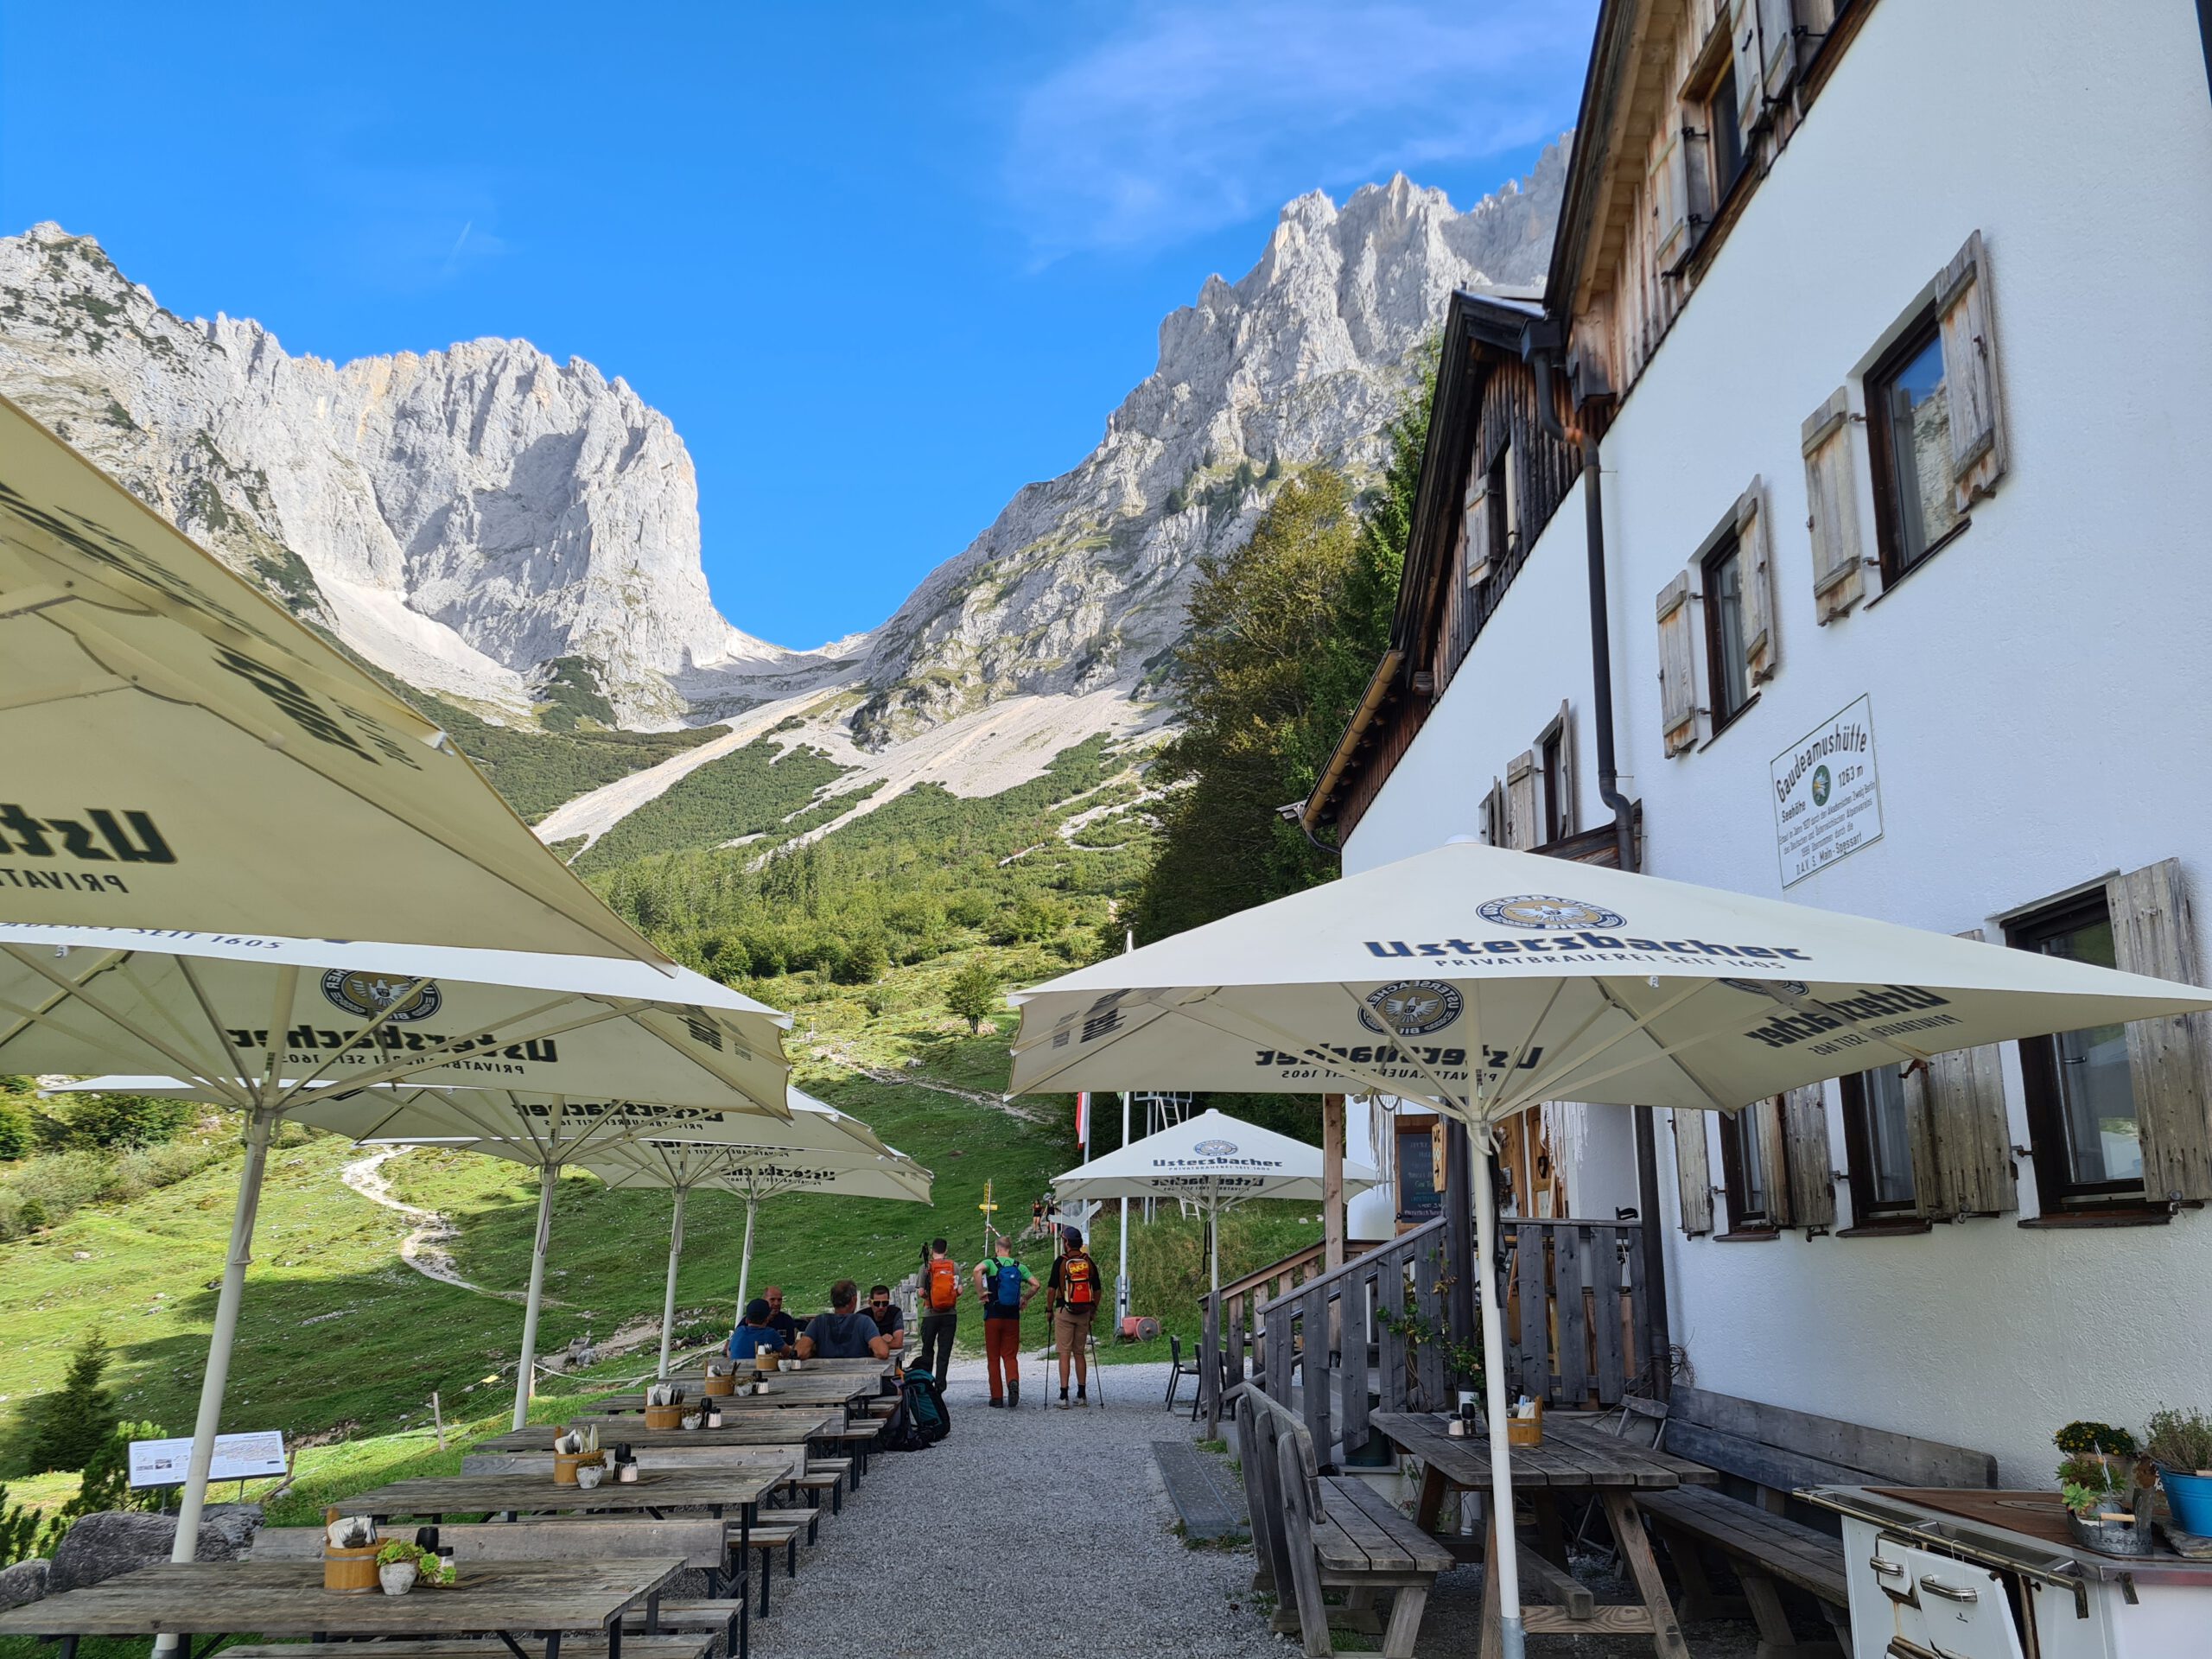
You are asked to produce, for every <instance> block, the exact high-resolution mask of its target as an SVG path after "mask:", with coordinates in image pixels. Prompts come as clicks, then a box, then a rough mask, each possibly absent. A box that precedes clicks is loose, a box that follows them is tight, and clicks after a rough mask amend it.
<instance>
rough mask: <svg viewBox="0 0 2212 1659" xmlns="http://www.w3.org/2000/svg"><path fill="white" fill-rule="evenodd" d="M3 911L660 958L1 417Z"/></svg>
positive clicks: (406, 739) (491, 811) (435, 740)
mask: <svg viewBox="0 0 2212 1659" xmlns="http://www.w3.org/2000/svg"><path fill="white" fill-rule="evenodd" d="M0 755H5V756H6V757H7V766H6V772H5V776H4V777H0V918H4V919H6V920H8V921H13V922H39V923H77V924H89V925H95V926H105V925H112V924H114V923H118V922H124V923H129V924H130V925H136V926H141V927H176V928H195V929H200V930H205V931H238V932H251V933H260V932H264V931H268V932H276V933H284V934H291V935H296V936H299V937H302V938H305V937H308V936H321V935H328V934H336V935H339V936H340V937H343V938H363V939H370V938H373V939H394V940H404V941H407V942H410V943H418V944H441V945H473V944H483V943H484V942H486V940H492V939H496V940H499V942H500V943H501V944H504V945H505V946H507V947H508V948H510V949H512V950H551V951H561V952H564V953H568V954H571V955H581V956H599V957H629V958H632V959H633V960H636V961H640V962H651V963H655V964H657V965H658V966H661V967H666V966H668V965H669V963H668V959H667V957H664V956H663V955H662V954H661V953H660V952H659V951H658V950H655V949H654V948H653V947H652V945H650V944H647V943H646V942H645V940H644V939H643V938H640V937H639V935H638V934H637V932H635V931H633V930H632V928H631V927H630V926H629V925H628V924H626V923H625V922H624V921H623V920H622V919H621V918H620V917H618V916H616V915H615V914H614V912H613V911H611V910H609V909H608V908H607V906H605V905H603V904H601V902H600V900H599V899H597V898H596V897H595V896H594V894H593V893H591V891H590V890H589V889H588V888H587V887H585V886H584V885H583V883H582V882H581V881H580V880H577V879H576V877H575V874H574V873H572V872H571V871H569V869H567V868H565V867H564V866H563V864H562V862H561V861H560V859H559V858H557V857H556V856H555V855H554V854H553V853H552V852H551V851H550V850H549V849H546V848H545V847H543V845H541V844H540V843H539V842H538V840H537V837H536V836H534V835H532V834H531V831H530V829H529V828H528V827H527V826H526V825H524V823H522V822H521V821H520V820H519V819H518V818H517V817H515V815H514V813H513V811H512V810H511V809H510V808H509V807H508V806H507V804H505V802H504V801H502V800H501V799H500V798H499V796H498V795H496V794H495V793H493V791H492V789H491V787H490V786H489V785H486V783H485V781H484V780H483V779H481V778H480V777H479V776H478V775H477V773H476V771H475V768H474V767H473V766H470V765H469V763H468V761H467V760H466V759H465V758H464V757H463V756H462V755H461V753H460V752H459V751H458V750H456V749H455V748H454V746H453V745H452V743H451V742H449V741H448V740H447V738H446V735H445V734H444V733H443V732H442V731H440V730H439V729H438V728H436V727H435V726H434V725H432V724H431V723H430V722H429V721H426V720H424V719H423V717H422V716H421V715H417V714H416V713H415V712H414V711H413V710H412V709H409V708H408V707H406V705H405V704H404V703H403V702H400V701H399V700H398V699H397V697H395V696H393V695H392V694H391V692H389V691H387V690H385V688H384V687H383V686H382V685H380V684H378V683H377V682H376V681H375V680H374V679H372V678H371V677H369V676H368V675H367V674H365V673H364V672H363V671H361V670H360V669H359V667H357V666H355V665H354V664H353V663H352V662H351V661H349V660H348V659H347V658H345V657H343V656H342V655H340V653H339V652H337V651H336V650H334V648H333V647H332V646H330V645H327V644H326V643H325V642H324V641H323V640H321V639H318V638H317V637H316V636H315V634H314V633H312V632H309V631H308V629H307V628H305V627H303V626H302V625H301V624H300V623H299V622H297V621H296V620H294V619H293V618H292V617H291V616H290V615H289V614H288V613H286V612H285V611H284V610H283V607H281V606H279V605H277V604H276V603H275V602H274V601H271V600H270V599H269V598H268V597H267V596H266V595H265V594H263V593H262V592H261V591H260V590H259V589H258V588H255V587H254V586H253V584H252V583H251V582H247V581H245V579H244V578H243V577H241V576H239V575H236V574H235V573H234V572H232V570H230V569H227V568H226V567H225V566H224V565H223V564H221V563H219V562H218V561H217V560H215V559H214V558H213V557H212V556H209V555H208V554H207V553H204V552H202V551H201V550H200V549H199V548H197V547H195V546H194V545H193V543H191V542H189V541H188V540H186V539H185V537H182V536H181V535H180V534H179V533H178V532H177V531H175V529H173V528H172V527H171V526H170V525H169V524H168V523H167V522H165V521H164V520H163V519H162V518H160V517H158V516H157V515H156V513H154V512H152V511H151V510H150V509H149V508H148V507H146V506H144V505H143V504H141V503H140V502H139V501H138V500H137V499H136V498H134V497H133V496H131V495H130V493H129V492H128V491H126V490H124V487H123V486H121V485H120V484H118V483H117V482H116V481H115V480H113V479H111V478H109V477H107V476H106V475H105V474H103V473H101V472H100V471H99V469H98V468H96V467H93V466H92V463H91V462H89V461H86V460H85V459H84V458H83V457H82V456H81V455H79V454H76V452H75V451H73V450H72V449H71V448H69V447H68V446H67V444H65V443H63V442H61V441H60V439H59V438H56V437H55V436H54V435H52V434H51V433H49V432H48V431H47V430H45V429H43V428H42V427H41V426H40V425H39V424H38V423H36V422H35V421H33V420H32V419H31V418H30V417H29V416H27V415H25V414H24V413H23V412H22V410H19V409H17V408H16V406H15V405H14V404H10V403H8V402H7V401H6V400H5V399H0Z"/></svg>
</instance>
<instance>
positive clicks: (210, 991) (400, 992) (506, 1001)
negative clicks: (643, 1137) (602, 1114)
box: [0, 925, 790, 1560]
mask: <svg viewBox="0 0 2212 1659" xmlns="http://www.w3.org/2000/svg"><path fill="white" fill-rule="evenodd" d="M788 1023H789V1017H788V1016H787V1015H783V1014H777V1013H776V1012H775V1011H774V1010H772V1009H770V1008H766V1007H763V1006H762V1005H761V1004H760V1003H758V1002H755V1001H753V1000H752V999H751V998H749V997H747V996H744V995H740V994H739V993H737V992H735V991H732V990H729V989H728V988H725V987H723V986H721V985H717V984H715V982H713V981H711V980H708V979H704V978H702V977H701V976H698V975H696V974H693V973H690V972H688V971H686V970H684V969H673V970H672V971H671V972H670V973H663V972H662V971H660V970H659V969H655V968H652V967H650V966H648V965H647V964H645V963H637V962H623V961H613V960H607V959H602V958H596V957H555V956H532V955H524V954H522V953H519V952H513V951H501V950H454V949H450V948H439V947H435V946H425V945H391V944H357V943H347V942H342V941H334V940H327V939H305V940H302V939H284V938H274V937H270V936H251V937H249V936H241V935H207V934H194V933H175V932H159V931H150V930H147V931H141V930H131V929H120V928H87V927H25V926H16V925H0V1072H64V1073H68V1074H72V1075H82V1074H85V1073H90V1072H98V1071H105V1070H110V1069H114V1068H117V1067H118V1066H119V1067H124V1068H128V1069H130V1070H132V1071H162V1072H165V1073H167V1074H168V1075H169V1076H171V1077H176V1078H178V1079H179V1080H180V1081H184V1082H189V1083H192V1084H198V1085H201V1086H203V1087H205V1088H206V1089H207V1090H209V1091H210V1092H209V1097H210V1098H213V1099H216V1100H219V1101H222V1102H224V1103H227V1104H229V1105H232V1106H234V1107H237V1108H238V1109H240V1110H243V1111H245V1112H246V1113H247V1114H248V1117H247V1129H246V1139H245V1146H246V1158H245V1168H244V1170H243V1171H242V1173H240V1176H239V1179H238V1210H237V1214H236V1216H235V1218H234V1219H233V1221H232V1230H231V1248H230V1255H229V1259H228V1262H227V1263H226V1267H225V1269H224V1274H223V1283H222V1290H221V1293H220V1294H219V1296H218V1298H217V1300H216V1306H215V1328H214V1332H213V1338H212V1339H211V1342H210V1344H209V1349H208V1358H207V1376H206V1379H205V1380H204V1382H203V1383H202V1385H201V1389H200V1412H199V1416H198V1419H197V1422H196V1426H195V1427H194V1440H193V1452H192V1462H191V1465H190V1468H189V1471H188V1475H187V1478H186V1481H185V1487H184V1501H183V1508H182V1510H181V1516H182V1520H181V1522H180V1526H179V1530H178V1534H177V1536H178V1539H179V1543H178V1546H177V1547H178V1548H179V1549H180V1550H182V1551H184V1552H185V1554H183V1555H181V1557H180V1559H182V1560H189V1559H190V1554H189V1552H190V1550H191V1548H192V1540H193V1537H194V1534H195V1530H196V1527H197V1522H198V1516H199V1514H200V1506H201V1503H202V1502H203V1501H204V1498H205V1496H206V1492H207V1471H208V1466H209V1463H210V1460H211V1459H212V1457H213V1449H214V1436H215V1428H216V1424H217V1421H218V1420H219V1417H220V1415H221V1411H222V1400H223V1385H224V1383H225V1381H226V1377H227V1376H228V1373H229V1369H230V1357H231V1345H232V1339H233V1338H234V1337H235V1335H236V1332H237V1329H238V1303H239V1300H240V1297H241V1294H242V1293H243V1290H244V1287H245V1268H246V1263H247V1262H248V1261H249V1260H251V1248H252V1243H253V1225H254V1216H255V1211H256V1208H257V1205H258V1202H259V1198H260V1191H261V1179H262V1173H263V1170H264V1166H265V1165H266V1163H267V1161H268V1152H269V1140H270V1131H271V1129H272V1128H273V1127H274V1125H275V1123H276V1121H277V1118H279V1117H280V1116H307V1115H308V1112H309V1111H310V1110H312V1109H316V1108H319V1107H320V1106H321V1104H322V1103H323V1100H322V1096H320V1095H318V1094H317V1092H316V1085H317V1084H322V1083H324V1082H326V1081H327V1080H328V1079H331V1078H332V1077H340V1078H343V1079H344V1081H345V1082H346V1084H349V1085H352V1086H353V1087H354V1088H359V1087H361V1086H362V1085H366V1084H377V1083H386V1082H397V1081H401V1080H404V1079H415V1080H422V1081H433V1082H449V1083H454V1084H462V1085H472V1086H476V1087H481V1086H483V1085H485V1084H505V1086H510V1087H513V1088H517V1089H524V1090H536V1091H546V1092H553V1093H565V1092H568V1091H570V1090H574V1091H575V1092H576V1093H578V1094H588V1095H593V1096H616V1095H620V1094H623V1093H625V1092H626V1091H628V1090H637V1091H638V1092H639V1093H643V1094H647V1095H648V1096H650V1097H651V1098H652V1099H655V1100H658V1101H665V1102H669V1103H675V1104H677V1105H680V1106H684V1107H702V1108H712V1109H720V1110H722V1111H725V1112H734V1113H746V1112H751V1113H755V1114H766V1115H767V1116H770V1117H772V1118H782V1117H785V1116H788V1115H789V1113H788V1109H787V1108H786V1107H785V1105H784V1103H783V1102H784V1090H785V1083H786V1079H787V1078H788V1077H789V1073H790V1067H789V1065H788V1063H787V1062H786V1061H785V1059H784V1057H783V1048H782V1037H781V1029H780V1028H781V1027H782V1026H784V1025H787V1024H788ZM546 1202H547V1199H545V1198H541V1207H540V1217H541V1225H540V1236H541V1241H542V1238H543V1231H544V1227H543V1221H544V1218H545V1217H546V1214H547V1211H546V1209H545V1207H544V1206H545V1204H546ZM530 1363H531V1356H530V1355H529V1354H528V1353H525V1354H524V1357H523V1364H522V1383H521V1384H520V1386H521V1387H522V1388H523V1389H525V1390H526V1389H527V1386H528V1377H529V1367H530Z"/></svg>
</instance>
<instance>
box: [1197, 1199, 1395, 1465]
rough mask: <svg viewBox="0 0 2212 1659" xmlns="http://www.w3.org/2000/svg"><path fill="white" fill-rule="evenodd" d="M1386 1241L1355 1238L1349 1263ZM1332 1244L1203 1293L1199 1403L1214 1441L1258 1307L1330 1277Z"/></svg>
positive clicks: (1255, 1329)
mask: <svg viewBox="0 0 2212 1659" xmlns="http://www.w3.org/2000/svg"><path fill="white" fill-rule="evenodd" d="M1383 1242H1384V1241H1382V1240H1377V1239H1362V1238H1356V1239H1352V1240H1351V1241H1349V1242H1348V1243H1346V1244H1345V1246H1344V1254H1345V1255H1346V1257H1347V1258H1353V1257H1357V1256H1361V1255H1365V1254H1366V1253H1367V1252H1368V1251H1370V1250H1375V1249H1381V1248H1382V1246H1383ZM1328 1248H1329V1247H1328V1243H1327V1241H1326V1240H1325V1239H1324V1240H1317V1241H1316V1242H1315V1243H1312V1244H1309V1245H1307V1246H1306V1248H1305V1249H1302V1250H1294V1251H1293V1252H1292V1253H1291V1254H1290V1255H1286V1256H1284V1257H1283V1258H1282V1259H1281V1261H1280V1262H1269V1263H1268V1265H1267V1266H1266V1267H1264V1268H1255V1270H1254V1271H1252V1272H1250V1273H1248V1274H1245V1275H1244V1276H1243V1278H1241V1279H1236V1280H1232V1281H1230V1282H1229V1283H1228V1284H1225V1285H1224V1286H1223V1287H1221V1289H1220V1290H1219V1291H1218V1292H1213V1291H1205V1292H1202V1293H1201V1294H1199V1297H1198V1306H1199V1308H1200V1309H1201V1310H1202V1312H1203V1313H1204V1316H1205V1323H1204V1325H1202V1326H1201V1327H1200V1332H1199V1337H1198V1402H1199V1410H1200V1412H1201V1413H1202V1414H1204V1416H1205V1423H1206V1434H1207V1436H1208V1438H1211V1436H1212V1434H1213V1433H1214V1431H1215V1429H1216V1428H1217V1427H1218V1426H1219V1423H1220V1419H1221V1407H1220V1404H1219V1401H1220V1398H1221V1396H1222V1395H1224V1394H1226V1393H1227V1392H1228V1391H1229V1390H1230V1389H1232V1388H1234V1387H1235V1386H1236V1384H1237V1383H1241V1382H1243V1380H1244V1360H1245V1354H1246V1351H1247V1347H1248V1344H1250V1345H1252V1346H1254V1347H1256V1344H1257V1342H1258V1336H1259V1320H1258V1317H1257V1315H1258V1307H1259V1304H1260V1303H1261V1301H1262V1300H1266V1299H1267V1298H1269V1297H1276V1296H1285V1295H1287V1294H1289V1293H1290V1291H1291V1290H1292V1288H1293V1287H1295V1286H1298V1285H1301V1284H1305V1283H1307V1282H1310V1281H1313V1280H1314V1279H1317V1278H1319V1277H1320V1276H1321V1274H1323V1273H1324V1272H1325V1267H1324V1265H1323V1264H1324V1263H1325V1261H1326V1260H1327V1256H1328Z"/></svg>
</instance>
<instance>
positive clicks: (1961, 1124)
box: [1904, 1046, 2019, 1217]
mask: <svg viewBox="0 0 2212 1659" xmlns="http://www.w3.org/2000/svg"><path fill="white" fill-rule="evenodd" d="M1904 1097H1905V1101H1906V1103H1907V1107H1908V1109H1910V1110H1911V1111H1912V1112H1914V1113H1916V1114H1917V1115H1920V1116H1924V1117H1925V1118H1926V1120H1927V1126H1926V1128H1925V1130H1924V1131H1923V1132H1924V1134H1925V1135H1926V1136H1927V1144H1928V1149H1929V1154H1930V1155H1931V1160H1932V1162H1933V1164H1934V1173H1935V1176H1936V1179H1935V1182H1934V1184H1933V1185H1934V1191H1933V1192H1932V1193H1930V1192H1923V1193H1921V1194H1920V1209H1921V1212H1922V1213H1923V1215H1931V1216H1942V1217H1952V1216H1996V1215H2002V1214H2004V1213H2005V1211H2010V1210H2012V1209H2015V1208H2017V1207H2018V1202H2019V1200H2018V1190H2017V1184H2016V1182H2015V1181H2014V1179H2013V1173H2012V1129H2011V1127H2010V1124H2009V1122H2008V1121H2007V1119H2006V1117H2005V1084H2004V1078H2003V1076H2002V1074H2001V1073H2000V1071H1999V1069H1998V1063H1997V1050H1996V1049H1995V1047H1993V1046H1992V1047H1987V1048H1955V1049H1953V1050H1952V1051H1951V1052H1949V1053H1948V1054H1937V1055H1935V1056H1933V1057H1932V1058H1930V1059H1929V1062H1928V1064H1927V1065H1925V1066H1919V1065H1916V1066H1914V1067H1913V1068H1912V1069H1911V1070H1910V1071H1908V1072H1906V1074H1905V1079H1904ZM1912 1173H1913V1179H1914V1180H1915V1181H1916V1182H1918V1181H1919V1180H1920V1179H1921V1177H1922V1172H1921V1169H1920V1160H1919V1159H1918V1158H1916V1159H1915V1160H1914V1163H1913V1172H1912Z"/></svg>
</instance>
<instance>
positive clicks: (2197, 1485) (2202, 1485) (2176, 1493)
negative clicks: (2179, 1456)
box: [2158, 1464, 2212, 1538]
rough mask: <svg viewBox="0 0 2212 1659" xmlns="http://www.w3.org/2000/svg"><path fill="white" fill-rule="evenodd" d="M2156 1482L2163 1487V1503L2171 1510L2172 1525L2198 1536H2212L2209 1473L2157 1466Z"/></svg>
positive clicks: (2211, 1477) (2211, 1491)
mask: <svg viewBox="0 0 2212 1659" xmlns="http://www.w3.org/2000/svg"><path fill="white" fill-rule="evenodd" d="M2158 1484H2160V1485H2161V1486H2163V1487H2164V1488H2165V1489H2166V1506H2167V1507H2168V1508H2169V1509H2171V1510H2173V1512H2174V1525H2175V1526H2177V1527H2178V1528H2180V1529H2181V1530H2182V1531H2183V1532H2188V1533H2194V1534H2196V1535H2197V1536H2198V1537H2200V1538H2202V1537H2208V1536H2212V1475H2209V1474H2203V1473H2192V1472H2190V1471H2187V1470H2183V1469H2169V1468H2167V1467H2166V1466H2165V1465H2164V1464H2160V1465H2158Z"/></svg>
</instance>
